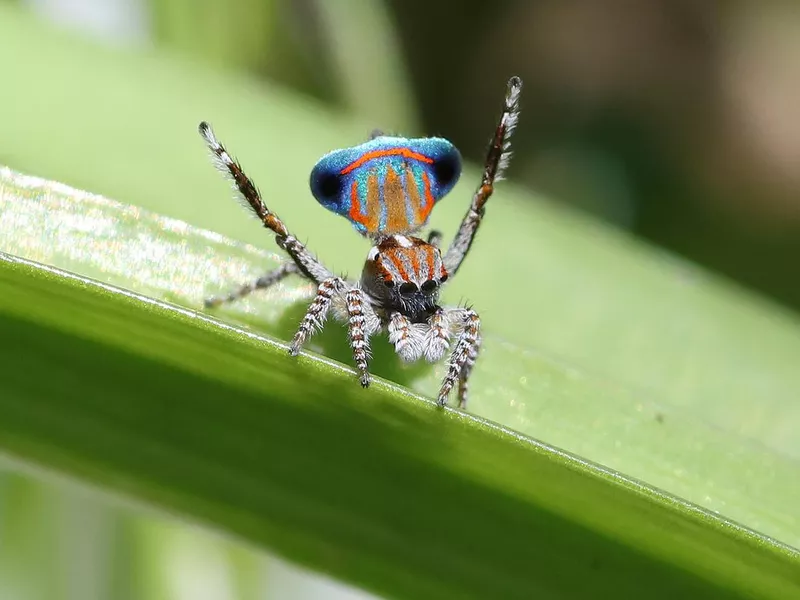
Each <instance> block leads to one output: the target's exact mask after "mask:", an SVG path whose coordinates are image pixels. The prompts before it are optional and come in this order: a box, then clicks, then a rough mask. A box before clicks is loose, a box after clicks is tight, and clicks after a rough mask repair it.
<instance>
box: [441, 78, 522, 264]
mask: <svg viewBox="0 0 800 600" xmlns="http://www.w3.org/2000/svg"><path fill="white" fill-rule="evenodd" d="M521 91H522V80H521V79H520V78H519V77H512V78H511V79H509V80H508V87H507V89H506V98H505V102H504V104H503V114H502V115H501V116H500V122H499V123H498V124H497V129H496V130H495V132H494V138H492V144H491V146H489V152H488V153H487V155H486V164H485V166H484V169H483V178H482V179H481V185H480V187H479V188H478V189H477V191H476V192H475V195H474V196H473V197H472V203H471V204H470V207H469V210H468V211H467V214H466V215H465V216H464V220H463V221H462V222H461V227H459V229H458V233H456V237H455V238H454V239H453V242H452V243H451V244H450V247H449V248H448V249H447V254H445V257H444V266H445V268H446V269H447V272H448V273H449V274H450V277H452V276H453V275H455V274H456V271H458V269H459V267H460V266H461V263H462V262H463V261H464V257H466V255H467V252H469V249H470V246H472V241H473V240H474V239H475V233H476V232H477V231H478V227H479V226H480V224H481V220H482V219H483V214H484V206H485V205H486V202H487V201H488V200H489V197H490V196H491V195H492V192H493V191H494V184H495V182H496V181H499V180H500V179H502V178H503V173H504V172H505V170H506V168H507V167H508V162H509V160H510V159H511V143H510V139H511V134H512V133H513V132H514V128H515V127H516V126H517V121H518V120H519V95H520V92H521Z"/></svg>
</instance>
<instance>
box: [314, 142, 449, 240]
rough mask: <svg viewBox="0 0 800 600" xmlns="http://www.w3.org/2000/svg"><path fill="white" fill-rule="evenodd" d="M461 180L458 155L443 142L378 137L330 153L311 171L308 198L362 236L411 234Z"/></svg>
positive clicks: (423, 223) (425, 220)
mask: <svg viewBox="0 0 800 600" xmlns="http://www.w3.org/2000/svg"><path fill="white" fill-rule="evenodd" d="M460 175H461V155H460V154H459V152H458V150H457V149H456V148H455V146H453V144H451V143H450V142H448V141H447V140H445V139H443V138H417V139H409V138H403V137H390V136H379V137H376V138H375V139H372V140H370V141H368V142H364V143H363V144H359V145H358V146H353V147H351V148H343V149H340V150H334V151H333V152H330V153H328V154H326V155H325V156H323V157H322V158H321V159H320V160H319V161H318V162H317V164H316V165H315V166H314V169H313V170H312V171H311V177H310V185H311V192H312V194H313V195H314V197H315V198H316V199H317V201H318V202H319V203H320V204H322V205H323V206H324V207H325V208H327V209H328V210H331V211H333V212H335V213H336V214H339V215H341V216H343V217H344V218H346V219H347V220H349V221H350V222H351V223H352V224H353V227H355V229H356V230H357V231H358V232H359V233H361V234H363V235H366V236H370V237H382V236H386V235H395V234H404V233H411V232H413V231H416V230H417V229H419V228H420V227H422V226H423V225H425V223H426V222H427V221H428V217H429V216H430V213H431V210H432V209H433V206H434V204H435V203H436V202H438V201H439V200H440V199H441V198H442V197H444V196H445V195H446V194H447V193H448V192H449V191H450V190H451V189H453V186H454V185H455V184H456V182H457V181H458V178H459V176H460Z"/></svg>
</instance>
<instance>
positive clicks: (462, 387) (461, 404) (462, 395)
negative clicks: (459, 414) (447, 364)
mask: <svg viewBox="0 0 800 600" xmlns="http://www.w3.org/2000/svg"><path fill="white" fill-rule="evenodd" d="M482 341H483V340H482V338H481V336H480V335H479V336H478V340H477V341H476V343H475V346H473V348H472V349H471V350H470V352H469V354H468V355H467V360H466V361H465V362H464V366H463V367H462V369H461V373H460V374H459V375H458V408H460V409H461V410H466V408H467V396H469V376H470V375H471V374H472V367H474V366H475V360H476V359H477V358H478V352H480V350H481V342H482Z"/></svg>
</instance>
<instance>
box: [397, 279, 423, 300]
mask: <svg viewBox="0 0 800 600" xmlns="http://www.w3.org/2000/svg"><path fill="white" fill-rule="evenodd" d="M418 291H419V288H418V287H417V284H416V283H413V282H411V281H405V282H403V283H402V284H401V285H400V294H401V295H403V296H410V295H411V294H414V293H416V292H418Z"/></svg>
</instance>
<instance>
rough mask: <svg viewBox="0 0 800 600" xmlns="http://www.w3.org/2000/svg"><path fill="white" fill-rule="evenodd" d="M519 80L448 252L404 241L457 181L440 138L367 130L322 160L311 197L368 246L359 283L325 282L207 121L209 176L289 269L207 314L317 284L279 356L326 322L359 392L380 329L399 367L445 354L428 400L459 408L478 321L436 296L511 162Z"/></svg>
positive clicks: (455, 163)
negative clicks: (291, 286)
mask: <svg viewBox="0 0 800 600" xmlns="http://www.w3.org/2000/svg"><path fill="white" fill-rule="evenodd" d="M521 90H522V82H521V81H520V79H519V78H518V77H512V78H511V79H510V80H509V82H508V88H507V91H506V96H505V102H504V104H503V113H502V115H501V117H500V122H499V123H498V125H497V128H496V130H495V134H494V137H493V138H492V142H491V145H490V147H489V151H488V154H487V157H486V164H485V167H484V172H483V178H482V179H481V184H480V186H479V187H478V189H477V191H476V192H475V195H474V196H473V198H472V203H471V204H470V207H469V210H468V211H467V214H466V215H465V217H464V219H463V221H462V222H461V226H460V227H459V230H458V232H457V233H456V236H455V238H454V240H453V242H452V243H451V245H450V247H449V248H448V249H447V252H445V253H444V254H442V252H441V250H440V248H439V246H440V242H441V236H440V235H439V233H438V232H436V231H431V232H430V234H429V235H428V239H427V240H424V239H422V238H419V237H414V236H413V234H414V233H415V232H417V231H419V230H420V229H421V228H422V227H424V226H425V224H426V223H427V221H428V217H429V216H430V213H431V210H432V209H433V206H434V205H435V204H436V202H438V201H439V200H440V199H441V198H442V197H444V196H445V195H446V194H447V193H448V192H449V191H450V190H451V189H452V188H453V186H454V185H455V184H456V182H457V181H458V179H459V176H460V174H461V156H460V154H459V153H458V150H456V148H455V147H454V146H453V145H452V144H451V143H450V142H448V141H447V140H445V139H442V138H418V139H408V138H402V137H392V136H386V135H383V134H382V133H380V132H376V133H375V134H373V135H372V137H371V139H370V140H369V141H367V142H364V143H363V144H360V145H358V146H353V147H352V148H344V149H341V150H335V151H333V152H331V153H329V154H326V155H325V156H323V157H322V158H321V159H320V160H319V161H318V162H317V164H316V166H315V167H314V169H313V170H312V172H311V177H310V185H311V192H312V194H313V195H314V197H315V198H316V199H317V201H318V202H319V203H320V204H322V205H323V206H324V207H325V208H327V209H329V210H331V211H333V212H335V213H336V214H338V215H341V216H343V217H345V218H346V219H348V220H349V221H350V222H351V223H352V225H353V227H354V228H355V229H356V231H358V232H359V233H361V234H362V235H364V236H366V237H368V238H370V239H372V240H373V243H374V245H373V247H372V248H371V249H370V251H369V254H368V255H367V260H366V262H365V264H364V270H363V272H362V274H361V280H360V281H359V282H349V281H346V280H344V279H343V278H342V277H338V276H336V275H334V274H333V273H332V272H330V271H329V270H328V269H327V268H326V267H325V266H324V265H323V264H322V263H321V262H320V261H319V260H317V259H316V258H315V257H314V256H313V255H312V254H311V253H310V252H309V251H308V250H307V249H306V247H305V246H304V245H303V244H301V243H300V242H299V241H298V240H297V238H295V237H294V236H293V235H291V234H290V233H289V230H288V229H287V228H286V226H285V225H284V224H283V221H281V220H280V219H279V218H278V217H277V215H275V213H273V212H271V211H270V210H269V209H268V208H267V206H266V204H264V201H263V200H262V198H261V195H260V194H259V193H258V191H257V190H256V187H255V185H253V183H252V182H251V181H250V179H249V178H248V177H247V175H245V174H244V172H243V171H242V169H241V167H240V166H239V164H238V163H237V162H236V161H235V160H233V158H231V156H230V155H229V154H228V152H227V151H226V150H225V148H224V147H223V146H222V144H220V143H219V141H217V139H216V137H215V136H214V133H213V131H212V130H211V127H210V126H209V125H208V124H207V123H201V124H200V133H201V135H202V136H203V138H204V139H205V140H206V143H207V144H208V147H209V148H210V150H211V153H212V158H213V159H214V162H215V163H216V165H217V167H218V168H219V169H220V170H222V171H223V172H224V173H225V174H226V175H228V176H229V177H230V178H231V179H232V180H233V183H234V184H235V186H236V188H237V190H238V192H239V193H240V194H241V195H242V197H243V198H244V200H245V201H246V202H247V204H248V205H249V206H250V207H251V208H252V209H253V211H254V212H255V213H256V215H257V216H258V217H259V218H260V219H261V222H262V223H263V224H264V226H265V227H266V228H268V229H270V230H271V231H273V232H274V233H275V238H276V241H277V243H278V246H280V247H281V248H282V249H283V250H284V251H285V252H286V253H287V254H288V255H289V258H290V259H291V262H287V263H285V264H283V265H281V266H280V267H278V268H277V269H275V270H273V271H271V272H269V273H267V274H265V275H264V276H263V277H261V278H259V279H258V280H257V281H255V282H254V283H252V284H247V285H244V286H242V287H241V288H239V289H238V290H236V291H235V292H233V293H231V294H230V295H228V296H226V297H222V298H212V299H210V300H208V301H207V302H206V305H207V306H217V305H219V304H221V303H223V302H228V301H233V300H236V299H237V298H241V297H243V296H245V295H247V294H249V293H250V292H252V291H253V290H255V289H260V288H266V287H269V286H270V285H272V284H274V283H277V282H278V281H280V280H281V279H283V278H284V277H286V276H287V275H290V274H292V273H296V274H299V275H301V276H303V277H305V278H307V279H309V280H311V281H313V282H314V283H315V284H317V294H316V297H315V298H314V300H313V301H312V302H311V305H310V306H309V308H308V311H307V312H306V315H305V317H304V318H303V320H302V322H301V323H300V327H299V328H298V331H297V333H296V334H295V336H294V338H293V339H292V343H291V346H290V351H291V353H292V354H293V355H295V354H297V353H299V352H300V348H301V347H302V346H303V344H304V343H305V341H306V340H307V339H308V338H309V337H310V336H311V335H312V334H313V333H314V332H315V331H316V330H318V329H320V328H322V326H323V325H324V323H325V320H326V318H327V316H328V313H329V312H330V311H331V310H333V312H334V314H335V315H336V316H337V317H338V318H340V319H341V320H342V321H344V322H345V323H347V327H348V334H349V338H350V346H351V348H352V350H353V359H354V361H355V363H356V367H357V369H358V371H359V376H360V379H361V384H362V385H363V386H365V387H366V386H367V385H369V380H370V378H369V372H368V360H369V338H370V337H371V336H372V335H375V334H376V333H379V332H381V331H386V332H387V333H388V335H389V341H390V342H391V343H392V344H393V345H394V347H395V350H396V351H397V353H398V354H399V355H400V357H401V358H402V359H403V360H406V361H415V360H419V359H421V358H424V359H425V360H428V361H430V362H435V361H438V360H440V359H441V358H442V357H443V356H444V354H445V353H446V352H447V351H448V349H450V347H451V345H453V343H454V345H453V349H452V352H451V354H450V360H449V363H448V368H447V374H446V375H445V378H444V380H443V382H442V386H441V388H440V390H439V395H438V401H439V403H440V404H441V405H444V404H446V402H447V398H448V396H449V395H450V392H451V391H452V389H453V387H454V386H455V385H456V383H458V398H459V406H461V407H462V408H463V407H465V406H466V403H467V390H468V388H467V382H468V379H469V375H470V373H471V372H472V367H473V365H474V363H475V359H476V357H477V355H478V350H479V348H480V343H481V337H480V319H479V318H478V315H477V313H476V312H475V311H474V310H472V309H471V308H464V307H455V308H454V307H442V306H440V305H439V291H440V289H441V287H442V285H444V283H445V282H446V281H448V279H449V278H452V277H453V276H454V275H455V274H456V272H457V271H458V269H459V267H460V266H461V263H462V262H463V260H464V258H465V257H466V255H467V252H468V251H469V249H470V247H471V245H472V242H473V240H474V238H475V234H476V232H477V230H478V226H479V225H480V223H481V220H482V218H483V214H484V207H485V205H486V202H487V200H488V199H489V197H490V196H491V195H492V192H493V191H494V183H495V182H496V181H498V180H499V179H500V178H501V177H502V174H503V171H504V170H505V168H506V166H507V164H508V159H509V157H510V151H509V138H510V136H511V133H512V132H513V130H514V128H515V126H516V124H517V119H518V115H519V95H520V91H521Z"/></svg>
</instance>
